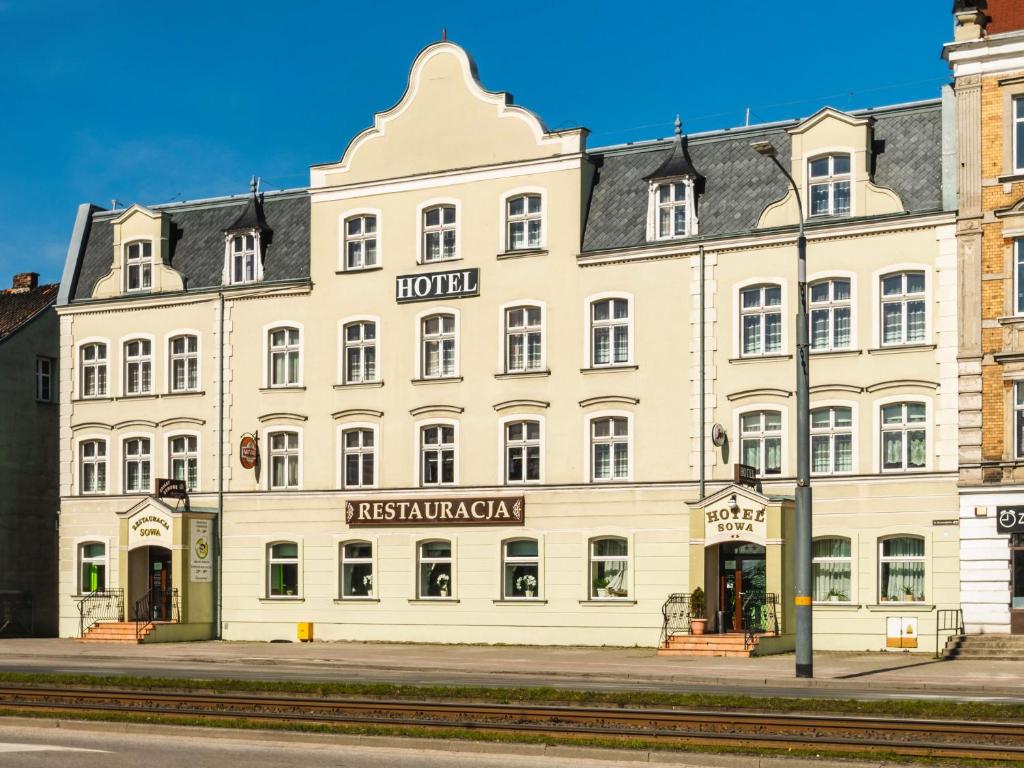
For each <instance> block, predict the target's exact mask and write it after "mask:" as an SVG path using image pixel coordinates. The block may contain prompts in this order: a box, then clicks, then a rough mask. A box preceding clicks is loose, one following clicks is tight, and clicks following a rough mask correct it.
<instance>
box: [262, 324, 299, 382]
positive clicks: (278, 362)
mask: <svg viewBox="0 0 1024 768" xmlns="http://www.w3.org/2000/svg"><path fill="white" fill-rule="evenodd" d="M300 352H301V351H300V348H299V329H298V328H274V329H273V330H272V331H271V332H270V386H272V387H294V386H298V384H299V366H300Z"/></svg>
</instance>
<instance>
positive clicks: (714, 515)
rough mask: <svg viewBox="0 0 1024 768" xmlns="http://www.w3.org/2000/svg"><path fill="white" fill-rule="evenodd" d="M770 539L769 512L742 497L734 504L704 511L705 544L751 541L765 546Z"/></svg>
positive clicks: (721, 505) (726, 504)
mask: <svg viewBox="0 0 1024 768" xmlns="http://www.w3.org/2000/svg"><path fill="white" fill-rule="evenodd" d="M767 538H768V521H767V510H766V509H765V508H764V507H763V506H762V505H760V504H755V503H753V502H751V501H750V500H749V499H746V498H743V497H742V496H741V497H739V498H737V499H736V501H733V502H732V503H725V504H720V505H719V506H717V507H715V508H713V509H705V510H704V544H705V546H709V545H711V544H719V543H721V542H723V541H749V542H753V543H754V544H760V545H761V546H764V544H765V542H766V540H767Z"/></svg>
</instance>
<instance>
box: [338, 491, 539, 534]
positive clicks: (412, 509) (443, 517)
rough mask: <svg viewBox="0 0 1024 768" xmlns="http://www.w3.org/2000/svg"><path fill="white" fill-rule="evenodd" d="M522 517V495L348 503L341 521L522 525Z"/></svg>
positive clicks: (358, 523) (353, 523)
mask: <svg viewBox="0 0 1024 768" xmlns="http://www.w3.org/2000/svg"><path fill="white" fill-rule="evenodd" d="M525 516H526V500H525V499H524V498H523V497H522V496H487V497H476V498H463V499H399V500H395V501H349V502H347V503H346V504H345V522H347V523H348V524H349V526H351V527H353V528H358V527H359V526H396V525H523V523H524V522H525Z"/></svg>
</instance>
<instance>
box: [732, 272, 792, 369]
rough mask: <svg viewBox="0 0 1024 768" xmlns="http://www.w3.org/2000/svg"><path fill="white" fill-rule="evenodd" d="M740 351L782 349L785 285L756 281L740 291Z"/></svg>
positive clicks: (752, 352) (754, 354) (758, 352)
mask: <svg viewBox="0 0 1024 768" xmlns="http://www.w3.org/2000/svg"><path fill="white" fill-rule="evenodd" d="M740 327H741V330H740V354H741V355H742V356H743V357H757V356H759V355H777V354H780V353H781V352H782V286H781V285H778V284H776V283H769V284H765V285H753V286H750V287H749V288H744V289H743V290H741V291H740Z"/></svg>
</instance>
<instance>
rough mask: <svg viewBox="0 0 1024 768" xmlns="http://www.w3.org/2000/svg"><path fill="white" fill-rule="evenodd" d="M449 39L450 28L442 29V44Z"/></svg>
mask: <svg viewBox="0 0 1024 768" xmlns="http://www.w3.org/2000/svg"><path fill="white" fill-rule="evenodd" d="M447 39H448V27H441V42H442V43H443V42H444V41H446V40H447Z"/></svg>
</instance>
